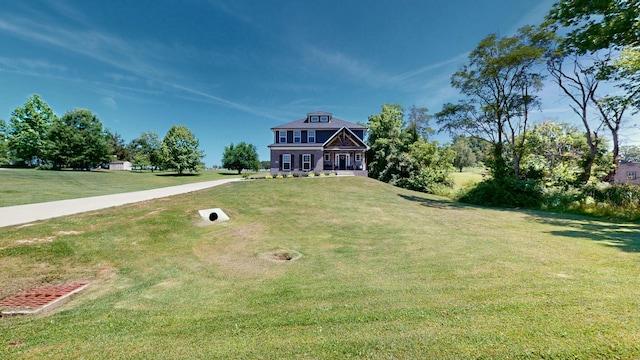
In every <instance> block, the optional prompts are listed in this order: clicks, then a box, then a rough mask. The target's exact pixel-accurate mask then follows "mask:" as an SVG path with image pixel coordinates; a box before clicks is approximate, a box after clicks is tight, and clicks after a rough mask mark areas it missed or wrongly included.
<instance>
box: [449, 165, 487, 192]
mask: <svg viewBox="0 0 640 360" xmlns="http://www.w3.org/2000/svg"><path fill="white" fill-rule="evenodd" d="M486 172H487V170H486V169H481V168H464V169H463V170H462V172H459V171H454V172H452V173H451V176H452V177H453V179H454V182H455V190H458V189H462V188H470V187H473V185H475V184H477V183H479V182H480V181H482V180H484V177H483V176H482V174H483V173H486Z"/></svg>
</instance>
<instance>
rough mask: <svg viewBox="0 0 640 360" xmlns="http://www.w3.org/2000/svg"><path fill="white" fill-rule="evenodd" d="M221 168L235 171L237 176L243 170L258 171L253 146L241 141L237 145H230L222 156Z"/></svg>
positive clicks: (258, 166)
mask: <svg viewBox="0 0 640 360" xmlns="http://www.w3.org/2000/svg"><path fill="white" fill-rule="evenodd" d="M222 167H223V168H226V169H230V170H237V171H238V174H240V173H242V170H244V169H248V170H253V171H258V170H260V159H259V158H258V151H257V150H256V147H255V145H253V144H247V143H245V142H244V141H241V142H239V143H238V144H237V145H233V143H232V144H231V145H229V146H227V147H225V148H224V154H223V155H222Z"/></svg>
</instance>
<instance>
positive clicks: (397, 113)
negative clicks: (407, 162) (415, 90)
mask: <svg viewBox="0 0 640 360" xmlns="http://www.w3.org/2000/svg"><path fill="white" fill-rule="evenodd" d="M367 127H368V131H367V142H368V145H369V151H367V164H368V169H369V176H370V177H372V178H374V179H378V180H380V181H384V182H389V181H390V180H391V179H392V178H393V176H394V173H395V174H396V175H397V171H396V170H394V168H395V167H399V163H400V162H401V158H402V153H403V152H404V151H406V145H405V141H404V140H403V138H402V137H403V135H404V134H403V128H404V109H403V107H402V106H401V105H398V104H384V105H382V110H381V112H380V113H379V114H375V115H371V116H369V122H368V123H367Z"/></svg>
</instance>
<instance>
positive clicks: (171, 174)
mask: <svg viewBox="0 0 640 360" xmlns="http://www.w3.org/2000/svg"><path fill="white" fill-rule="evenodd" d="M156 176H166V177H188V176H200V174H198V173H182V174H178V173H168V174H167V173H163V174H156Z"/></svg>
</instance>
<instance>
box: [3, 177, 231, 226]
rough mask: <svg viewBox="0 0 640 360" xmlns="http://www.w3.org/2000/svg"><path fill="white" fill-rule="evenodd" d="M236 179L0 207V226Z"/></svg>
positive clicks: (165, 194) (180, 192) (181, 192)
mask: <svg viewBox="0 0 640 360" xmlns="http://www.w3.org/2000/svg"><path fill="white" fill-rule="evenodd" d="M239 180H242V179H240V178H232V179H222V180H214V181H205V182H199V183H193V184H185V185H177V186H169V187H164V188H159V189H151V190H143V191H134V192H128V193H122V194H113V195H101V196H92V197H86V198H80V199H69V200H59V201H51V202H45V203H37V204H27V205H16V206H6V207H0V227H4V226H11V225H19V224H25V223H29V222H33V221H37V220H45V219H52V218H56V217H60V216H66V215H72V214H79V213H83V212H87V211H94V210H100V209H106V208H110V207H113V206H120V205H124V204H131V203H135V202H140V201H145V200H151V199H157V198H162V197H167V196H172V195H178V194H184V193H189V192H192V191H198V190H202V189H207V188H210V187H214V186H218V185H222V184H226V183H229V182H233V181H239Z"/></svg>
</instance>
